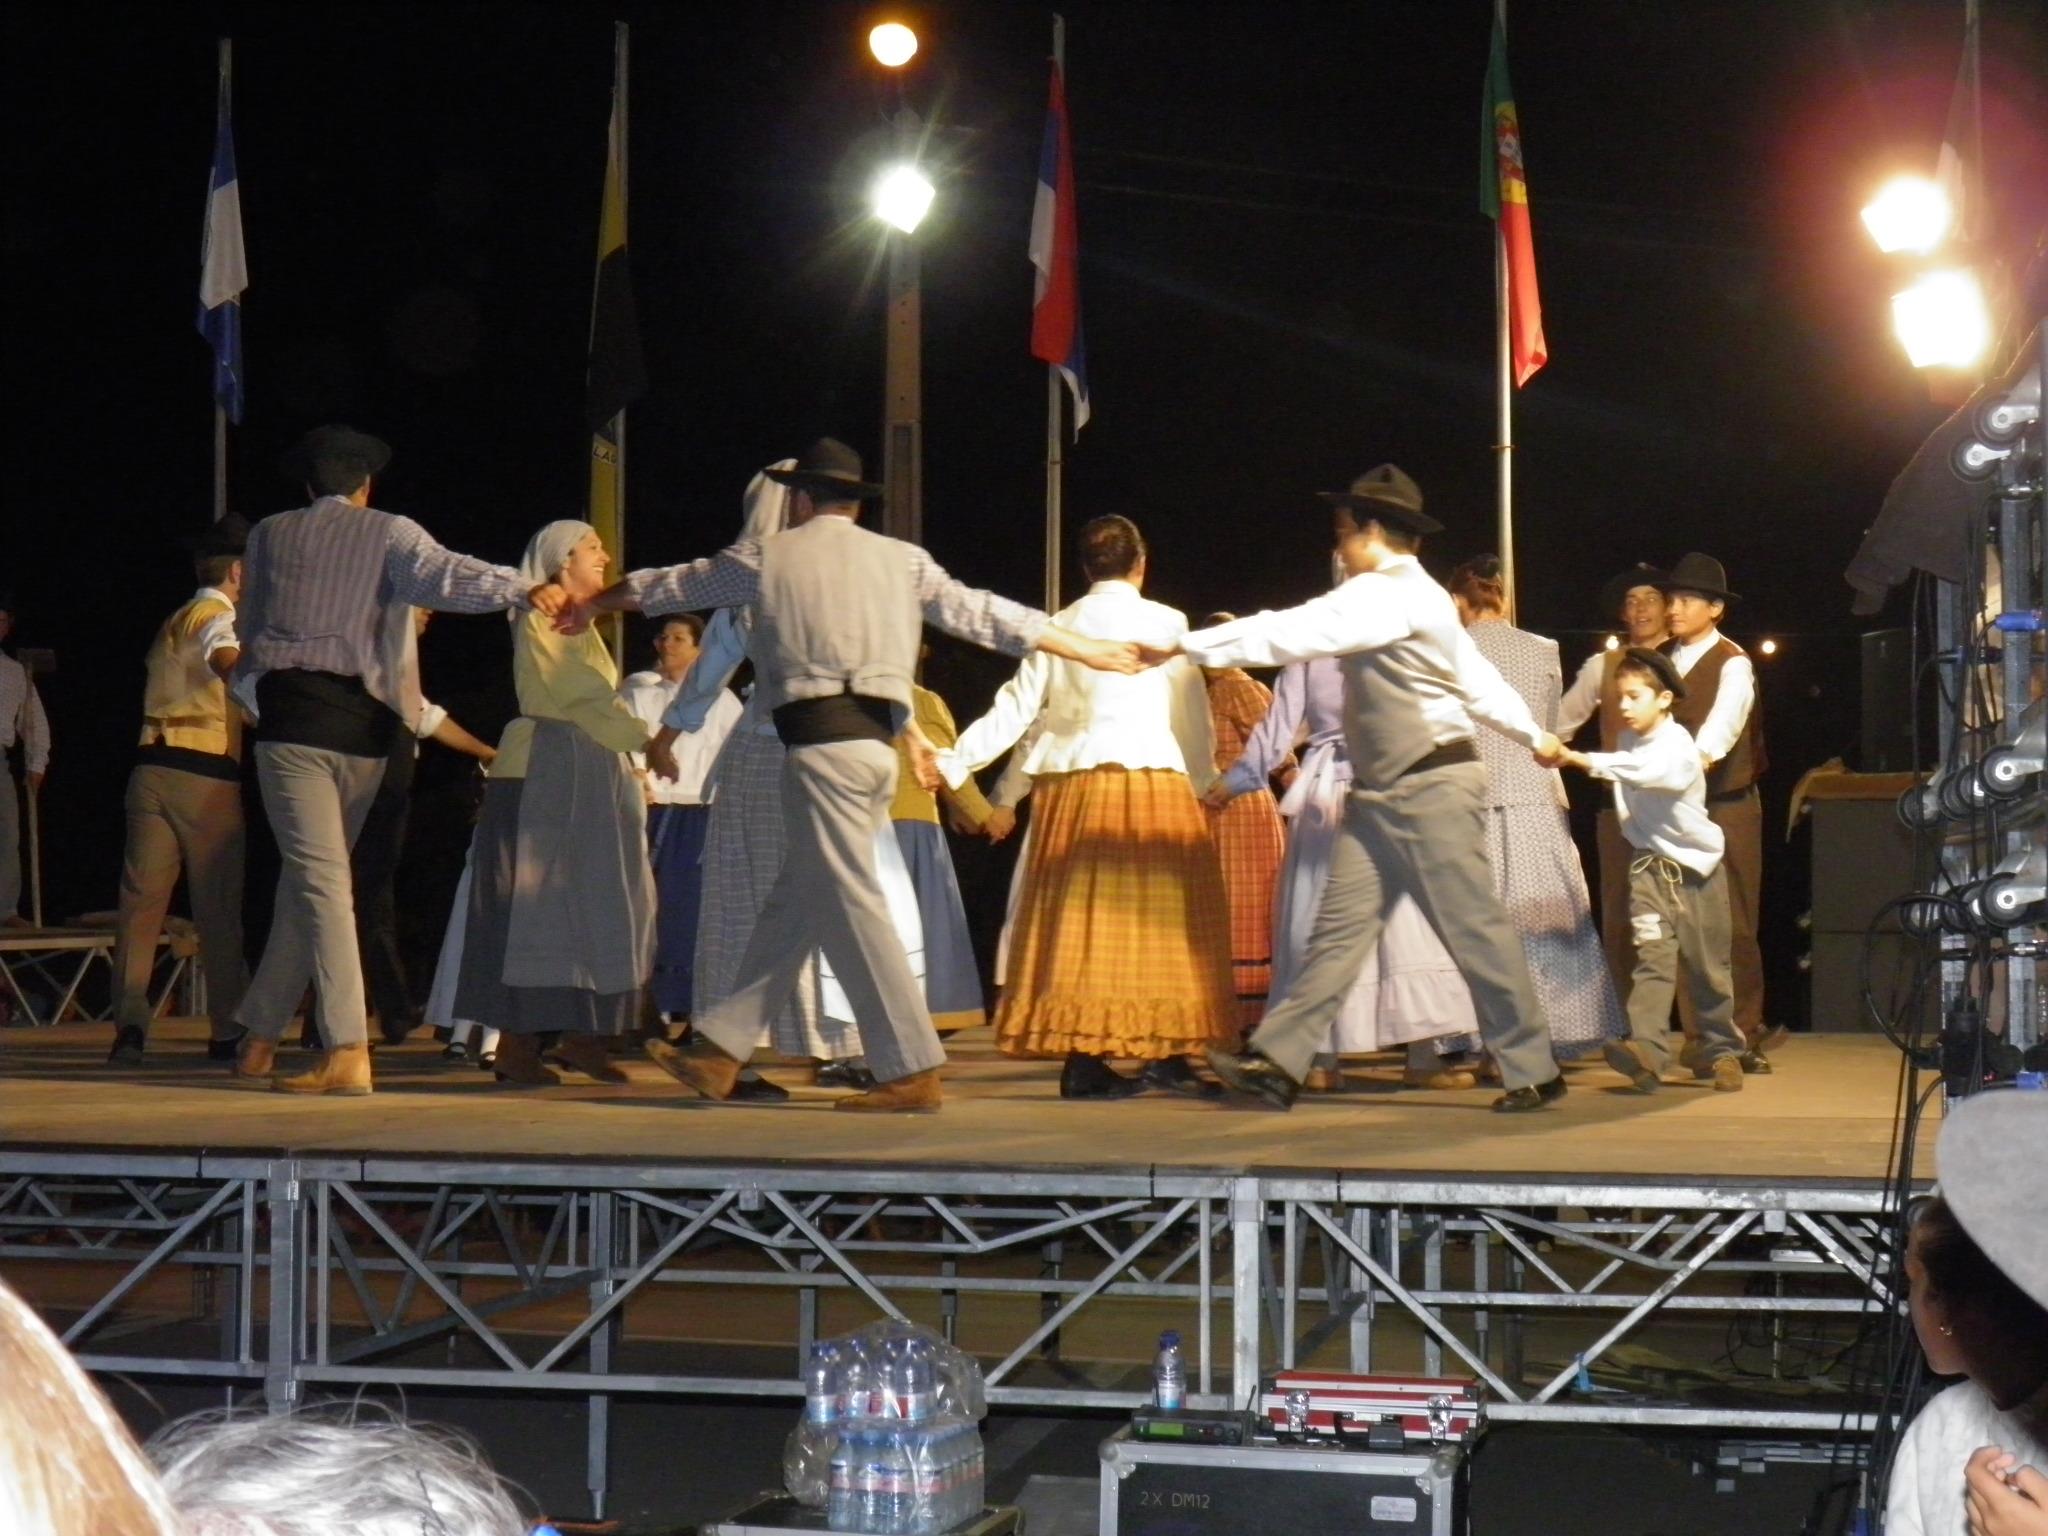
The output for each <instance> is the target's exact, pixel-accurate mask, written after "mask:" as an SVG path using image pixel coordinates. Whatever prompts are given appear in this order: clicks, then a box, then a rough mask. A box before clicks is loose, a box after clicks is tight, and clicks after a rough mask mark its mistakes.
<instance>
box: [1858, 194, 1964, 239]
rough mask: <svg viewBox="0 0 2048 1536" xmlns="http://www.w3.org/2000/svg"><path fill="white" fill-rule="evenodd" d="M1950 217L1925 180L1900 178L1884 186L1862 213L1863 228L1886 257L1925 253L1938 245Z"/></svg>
mask: <svg viewBox="0 0 2048 1536" xmlns="http://www.w3.org/2000/svg"><path fill="white" fill-rule="evenodd" d="M1953 217H1954V210H1953V209H1952V208H1950V207H1949V202H1948V194H1947V193H1946V192H1944V191H1942V190H1941V188H1940V187H1938V186H1936V185H1935V184H1934V183H1933V182H1931V181H1929V180H1928V179H1927V178H1926V177H1925V176H1900V177H1897V178H1895V179H1894V180H1892V181H1888V182H1886V183H1885V184H1884V187H1883V188H1882V189H1881V190H1880V191H1879V192H1878V194H1877V196H1876V197H1875V198H1873V199H1872V200H1871V202H1870V204H1869V206H1868V207H1866V208H1865V209H1864V210H1863V227H1864V228H1866V229H1868V230H1869V231H1870V238H1871V239H1873V240H1875V241H1876V242H1877V248H1878V249H1879V250H1880V251H1884V252H1886V253H1887V254H1889V253H1890V252H1893V251H1922V252H1925V251H1931V250H1933V249H1934V248H1935V247H1936V246H1937V245H1939V244H1941V241H1942V237H1943V236H1944V235H1946V234H1947V233H1948V227H1949V222H1950V220H1951V219H1952V218H1953Z"/></svg>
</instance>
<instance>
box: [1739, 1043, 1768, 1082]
mask: <svg viewBox="0 0 2048 1536" xmlns="http://www.w3.org/2000/svg"><path fill="white" fill-rule="evenodd" d="M1735 1059H1736V1060H1737V1061H1739V1062H1741V1063H1742V1075H1743V1076H1744V1077H1769V1076H1770V1075H1771V1074H1772V1073H1773V1072H1775V1071H1776V1070H1777V1068H1775V1067H1773V1066H1772V1065H1771V1058H1770V1057H1768V1056H1766V1055H1765V1054H1764V1053H1763V1048H1762V1047H1761V1046H1752V1047H1751V1048H1750V1049H1749V1050H1746V1051H1744V1052H1743V1053H1742V1054H1741V1055H1740V1056H1738V1057H1736V1058H1735Z"/></svg>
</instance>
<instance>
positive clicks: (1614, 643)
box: [1601, 635, 1621, 651]
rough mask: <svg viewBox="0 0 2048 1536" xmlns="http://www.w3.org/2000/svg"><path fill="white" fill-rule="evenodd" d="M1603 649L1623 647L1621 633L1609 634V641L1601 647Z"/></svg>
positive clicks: (1615, 649)
mask: <svg viewBox="0 0 2048 1536" xmlns="http://www.w3.org/2000/svg"><path fill="white" fill-rule="evenodd" d="M1601 649H1602V650H1608V651H1618V650H1620V649H1621V636H1619V635H1609V636H1608V637H1607V643H1606V645H1604V646H1602V647H1601Z"/></svg>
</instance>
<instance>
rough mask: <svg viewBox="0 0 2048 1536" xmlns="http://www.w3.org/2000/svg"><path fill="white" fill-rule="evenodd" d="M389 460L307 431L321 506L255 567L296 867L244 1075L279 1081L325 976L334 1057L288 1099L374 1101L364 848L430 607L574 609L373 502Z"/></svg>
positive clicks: (265, 967) (254, 551)
mask: <svg viewBox="0 0 2048 1536" xmlns="http://www.w3.org/2000/svg"><path fill="white" fill-rule="evenodd" d="M390 457H391V450H390V449H389V448H388V447H386V446H385V445H384V444H383V443H381V442H379V441H378V440H377V439H376V438H374V437H368V436H365V435H364V434H362V433H359V432H355V431H352V430H351V429H349V428H347V427H320V428H317V429H315V430H314V431H312V432H309V433H307V434H306V436H305V437H304V438H302V439H301V440H300V441H299V443H298V444H297V445H296V446H295V447H294V448H293V449H292V450H291V451H290V452H289V453H287V454H286V455H285V459H284V464H283V468H284V471H285V473H286V474H287V475H289V476H290V477H292V478H293V479H295V480H298V481H301V482H302V483H304V485H305V487H306V489H307V492H308V494H309V495H311V496H312V497H313V502H312V505H311V506H307V507H302V508H300V509H299V510H298V511H295V512H280V513H277V514H276V515H275V516H272V517H267V518H265V519H264V520H263V521H262V522H260V523H258V524H257V525H256V526H255V528H254V529H252V530H251V531H250V534H249V547H248V552H247V554H246V555H245V556H244V558H243V572H244V574H243V593H242V602H241V608H240V613H239V619H240V625H241V632H242V656H241V661H240V663H239V664H238V665H237V667H236V669H235V696H236V697H237V698H238V699H240V700H241V701H242V703H243V705H244V706H245V707H246V708H247V709H248V710H249V711H250V712H251V713H252V714H253V715H254V716H255V718H256V777H257V781H258V782H259V783H260V784H261V785H262V787H263V806H264V811H265V814H267V815H268V816H269V818H270V825H271V830H272V831H273V832H275V833H276V835H277V846H278V852H279V854H280V855H281V856H282V860H283V867H282V870H281V871H280V873H279V875H278V882H277V900H276V902H275V904H274V906H273V909H272V918H271V930H270V941H269V943H268V944H266V945H265V946H264V950H263V959H262V962H261V964H259V965H258V966H257V969H256V976H255V979H254V980H253V981H252V982H251V983H250V986H249V992H248V995H247V996H246V997H245V998H244V999H243V1001H242V1010H241V1015H240V1020H241V1023H242V1025H243V1027H244V1028H245V1029H247V1031H248V1035H247V1037H246V1038H245V1039H244V1041H243V1044H242V1051H241V1055H240V1057H239V1058H238V1059H237V1061H236V1064H235V1073H236V1075H237V1076H239V1077H243V1078H252V1079H263V1078H268V1077H269V1076H270V1072H271V1068H272V1066H273V1064H274V1061H275V1056H276V1046H277V1041H278V1039H279V1038H280V1037H281V1036H282V1035H283V1034H284V1031H285V1026H286V1025H287V1024H289V1023H290V1022H291V1017H292V1013H293V1011H294V1009H295V1008H296V1007H297V1006H298V1001H299V996H300V993H301V990H302V989H303V987H304V985H305V977H306V975H307V974H308V973H309V972H310V973H311V975H312V977H313V985H314V990H315V992H316V994H317V996H318V998H319V1012H318V1020H319V1028H320V1036H321V1041H322V1043H323V1045H324V1046H325V1054H324V1056H323V1057H322V1059H321V1062H320V1064H319V1066H318V1067H316V1068H315V1069H314V1070H313V1071H311V1072H309V1073H306V1074H304V1075H302V1076H298V1077H279V1078H276V1079H275V1080H274V1081H273V1082H272V1086H273V1087H275V1088H278V1089H280V1090H282V1091H284V1092H286V1093H338V1094H364V1093H368V1092H369V1091H370V1055H369V1039H368V1030H367V1013H366V1009H365V1005H364V999H363V971H362V962H361V958H360V956H359V954H358V951H357V948H356V930H355V902H354V888H353V885H352V883H351V880H350V874H349V849H350V847H351V846H352V845H353V844H354V842H355V839H356V834H357V833H358V832H360V831H361V830H362V825H363V819H364V817H365V816H367V815H368V814H369V810H370V804H371V802H372V801H373V800H374V799H375V798H376V794H377V786H378V784H379V782H380V781H381V779H382V778H383V775H384V764H385V760H386V758H387V757H388V755H389V753H390V750H391V744H392V742H393V741H394V740H395V739H396V738H397V737H398V736H399V735H400V734H402V733H404V732H405V730H406V724H405V722H409V721H413V720H417V719H418V718H419V714H420V708H421V702H422V701H421V699H420V686H419V661H418V655H417V652H416V651H415V649H414V633H413V616H412V610H413V608H415V607H420V608H436V609H442V610H446V611H449V612H454V613H490V612H493V611H496V610H499V609H504V608H533V609H536V610H538V611H539V612H541V613H544V614H547V615H548V616H550V617H553V616H555V615H556V614H558V613H560V612H561V611H562V608H563V606H564V604H565V602H566V598H565V597H564V594H563V592H562V589H561V588H560V587H558V586H556V585H554V584H552V583H543V584H541V585H539V586H532V587H529V584H528V582H527V581H526V580H525V579H524V578H523V577H521V576H520V574H519V573H518V572H517V571H515V570H512V569H510V568H508V567H506V566H502V565H487V564H485V563H484V562H483V561H481V560H475V559H471V558H470V557H469V556H467V555H458V554H455V553H454V552H453V551H451V550H447V549H443V548H442V547H441V546H440V545H439V544H437V543H435V542H434V540H433V539H432V538H431V537H429V536H428V534H427V531H426V530H425V529H424V528H422V527H420V525H419V524H418V523H415V522H413V521H412V520H411V519H410V518H405V517H395V516H393V515H391V514H390V513H388V512H379V511H377V510H376V509H375V508H373V507H372V506H370V504H369V503H370V483H371V480H372V478H373V477H374V476H375V475H377V474H379V473H380V472H381V471H382V470H383V468H384V465H385V464H386V463H387V462H388V461H389V460H390Z"/></svg>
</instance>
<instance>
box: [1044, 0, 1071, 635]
mask: <svg viewBox="0 0 2048 1536" xmlns="http://www.w3.org/2000/svg"><path fill="white" fill-rule="evenodd" d="M1052 65H1053V68H1054V69H1056V70H1058V71H1059V73H1060V74H1061V76H1062V77H1064V76H1065V74H1066V72H1067V22H1066V18H1065V17H1063V16H1060V15H1057V14H1055V15H1054V16H1053V19H1052ZM1061 388H1062V380H1061V379H1060V370H1059V367H1058V366H1057V365H1056V364H1053V363H1047V364H1046V365H1045V611H1046V612H1047V613H1058V612H1059V611H1060V542H1061V541H1060V523H1061V499H1062V492H1063V489H1064V488H1063V486H1062V484H1061V482H1062V480H1063V478H1064V476H1065V471H1066V444H1065V441H1064V439H1063V438H1062V436H1061V433H1060V391H1061Z"/></svg>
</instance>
